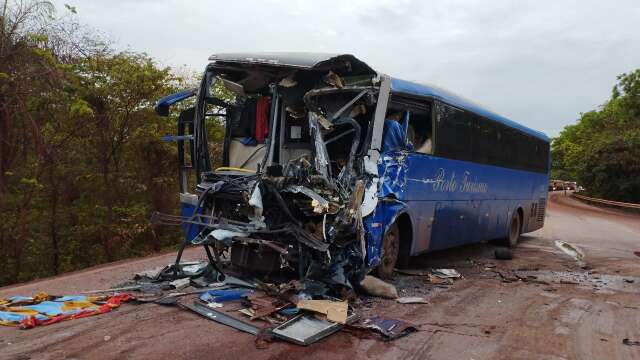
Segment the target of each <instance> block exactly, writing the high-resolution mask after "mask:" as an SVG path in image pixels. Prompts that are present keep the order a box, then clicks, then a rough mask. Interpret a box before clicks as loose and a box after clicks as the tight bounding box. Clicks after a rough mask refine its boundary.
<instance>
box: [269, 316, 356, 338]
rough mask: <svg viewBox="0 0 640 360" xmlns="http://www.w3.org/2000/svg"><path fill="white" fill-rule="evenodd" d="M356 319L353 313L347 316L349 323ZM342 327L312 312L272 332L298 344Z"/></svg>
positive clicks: (323, 336) (322, 336)
mask: <svg viewBox="0 0 640 360" xmlns="http://www.w3.org/2000/svg"><path fill="white" fill-rule="evenodd" d="M356 319H357V316H356V315H355V314H351V315H349V316H348V318H347V323H348V324H350V323H352V322H353V321H355V320H356ZM340 329H342V325H341V324H338V323H334V322H331V321H327V320H324V319H319V318H317V317H316V316H313V315H312V314H301V315H298V316H296V317H294V318H293V319H291V320H289V321H287V322H285V323H284V324H282V325H280V326H278V327H276V328H274V329H273V334H274V335H275V336H276V337H278V338H280V339H283V340H286V341H289V342H292V343H294V344H298V345H310V344H313V343H314V342H316V341H318V340H320V339H323V338H325V337H327V336H329V335H331V334H333V333H335V332H336V331H339V330H340Z"/></svg>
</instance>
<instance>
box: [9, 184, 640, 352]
mask: <svg viewBox="0 0 640 360" xmlns="http://www.w3.org/2000/svg"><path fill="white" fill-rule="evenodd" d="M556 240H562V241H565V242H569V243H571V244H573V245H575V246H578V247H580V248H581V249H582V250H583V251H584V253H585V255H586V266H585V264H579V263H578V262H577V261H575V260H574V259H573V258H571V257H569V256H568V255H566V254H564V253H562V252H561V251H560V250H558V249H557V248H556V247H555V246H554V241H556ZM493 249H494V246H493V245H491V244H477V245H472V246H465V247H462V248H456V249H451V250H447V251H443V252H438V253H433V254H429V255H426V256H422V257H419V258H416V259H414V260H413V261H412V266H413V267H416V268H430V267H449V268H451V267H453V268H456V269H458V270H459V271H460V272H461V273H462V274H463V275H464V278H463V279H461V280H458V281H456V282H455V283H454V285H452V286H451V287H449V288H448V289H442V288H436V287H433V286H432V285H430V284H428V283H427V281H426V280H425V279H423V278H422V277H420V276H404V275H399V276H398V277H397V278H396V279H395V283H396V284H397V285H398V288H399V289H400V291H401V294H404V295H414V294H418V295H421V296H425V297H426V298H427V299H428V300H429V303H428V304H411V305H407V304H405V305H403V304H397V303H394V302H392V301H388V300H379V299H369V300H368V301H369V307H368V308H366V310H365V311H364V315H365V316H366V315H368V314H379V315H384V316H387V317H394V318H398V319H404V320H407V321H410V322H412V323H414V324H416V325H417V326H418V327H419V328H420V331H418V332H416V333H413V334H411V335H409V336H406V337H404V338H401V339H398V340H396V341H393V342H383V341H380V340H379V339H377V338H376V337H373V336H362V334H359V335H358V334H355V333H352V332H345V331H343V332H340V333H337V334H334V335H332V336H331V337H329V338H327V339H325V340H323V341H321V342H319V343H316V344H313V345H311V346H309V347H301V346H296V345H291V344H287V343H283V342H274V343H271V344H270V345H269V346H268V347H267V348H266V349H258V348H256V346H255V345H254V338H253V337H252V336H251V335H247V334H244V333H240V332H238V331H236V330H234V329H232V328H229V327H225V326H223V325H219V324H216V323H213V322H211V321H208V320H206V319H203V318H200V317H198V316H196V315H194V314H192V313H189V312H187V311H184V310H180V309H178V308H171V307H162V306H158V305H153V304H145V305H132V304H125V305H123V306H122V307H121V308H119V309H117V310H116V311H113V312H111V313H109V314H104V315H101V316H96V317H92V318H86V319H79V320H73V321H68V322H64V323H60V324H54V325H51V326H46V327H40V328H35V329H32V330H26V331H22V330H17V329H15V328H7V327H0V358H8V359H65V358H66V359H80V358H82V359H84V358H89V359H103V358H104V359H127V358H152V359H158V358H163V359H171V360H173V359H187V358H191V359H193V358H197V359H298V358H303V357H304V358H305V359H323V360H326V359H349V360H353V359H368V358H375V359H476V360H479V359H640V346H628V345H624V344H622V340H623V339H624V338H629V339H631V340H640V278H638V276H640V267H639V265H640V257H638V256H636V255H634V251H640V215H633V214H625V213H620V212H616V211H613V210H604V209H600V208H596V207H593V206H589V205H586V204H583V203H580V202H578V201H576V200H573V199H571V198H568V197H566V196H563V195H562V194H561V193H553V194H551V195H550V201H549V208H548V211H547V218H546V223H545V227H544V228H543V229H541V230H539V231H537V232H535V233H531V234H528V235H526V236H523V238H522V241H521V243H520V245H519V247H518V248H517V249H516V250H515V252H514V259H513V260H511V261H499V260H495V259H494V258H493V255H492V251H493ZM186 255H187V258H191V259H194V258H200V257H201V256H202V254H200V251H199V249H193V250H190V251H188V252H187V253H186ZM173 256H174V254H173V253H170V254H164V255H160V256H155V257H150V258H144V259H137V260H133V261H125V262H120V263H115V264H108V265H104V266H100V267H96V268H92V269H88V270H84V271H81V272H77V273H72V274H66V275H63V276H59V277H56V278H51V279H45V280H41V281H36V282H31V283H27V284H22V285H17V286H13V287H7V288H2V289H0V296H3V297H4V296H10V295H15V294H22V295H30V294H35V293H37V292H39V291H47V292H49V293H52V294H72V293H74V292H78V291H81V290H87V289H98V288H108V287H110V286H111V285H113V284H116V283H118V282H121V281H124V280H126V279H128V278H130V277H131V275H132V274H133V273H134V272H136V271H140V270H145V269H149V268H153V267H156V266H160V265H165V264H167V263H169V262H170V261H171V259H172V258H173ZM514 271H515V272H514ZM499 273H502V274H503V275H502V276H501V275H500V274H499ZM514 274H516V275H518V276H519V277H520V278H523V277H524V278H525V279H528V280H529V281H511V282H509V280H510V279H511V280H514V279H513V275H514ZM505 278H506V280H505ZM515 280H517V279H515Z"/></svg>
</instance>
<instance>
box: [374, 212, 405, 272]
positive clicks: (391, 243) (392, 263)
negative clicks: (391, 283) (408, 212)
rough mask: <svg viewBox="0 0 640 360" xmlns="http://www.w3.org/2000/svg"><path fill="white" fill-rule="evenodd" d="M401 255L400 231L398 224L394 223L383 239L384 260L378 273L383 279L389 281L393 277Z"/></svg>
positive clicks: (381, 261) (381, 260)
mask: <svg viewBox="0 0 640 360" xmlns="http://www.w3.org/2000/svg"><path fill="white" fill-rule="evenodd" d="M399 253H400V229H399V228H398V224H396V223H393V224H392V225H391V226H389V229H388V230H387V232H386V233H385V234H384V238H383V239H382V259H380V265H378V268H377V269H376V270H377V273H378V276H379V277H380V278H382V279H389V278H391V277H392V276H393V269H394V268H395V267H396V262H397V261H398V254H399Z"/></svg>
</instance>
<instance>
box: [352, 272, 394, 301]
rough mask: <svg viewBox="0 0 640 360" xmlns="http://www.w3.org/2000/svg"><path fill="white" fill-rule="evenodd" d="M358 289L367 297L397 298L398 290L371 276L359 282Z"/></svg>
mask: <svg viewBox="0 0 640 360" xmlns="http://www.w3.org/2000/svg"><path fill="white" fill-rule="evenodd" d="M360 287H362V290H364V291H365V292H366V293H367V294H369V295H373V296H380V297H383V298H387V299H395V298H397V297H398V290H396V287H395V286H393V285H391V284H389V283H387V282H385V281H382V280H380V279H378V278H377V277H374V276H371V275H367V276H365V277H364V280H362V281H361V282H360Z"/></svg>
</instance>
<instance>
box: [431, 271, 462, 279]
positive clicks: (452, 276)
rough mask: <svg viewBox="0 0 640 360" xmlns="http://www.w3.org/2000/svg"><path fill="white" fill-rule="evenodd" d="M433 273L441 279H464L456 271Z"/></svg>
mask: <svg viewBox="0 0 640 360" xmlns="http://www.w3.org/2000/svg"><path fill="white" fill-rule="evenodd" d="M431 273H432V274H433V275H435V276H437V277H439V278H441V279H459V278H461V277H462V275H461V274H460V273H459V272H458V271H457V270H455V269H433V270H431Z"/></svg>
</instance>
